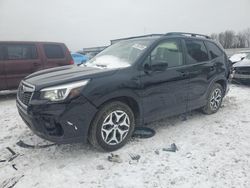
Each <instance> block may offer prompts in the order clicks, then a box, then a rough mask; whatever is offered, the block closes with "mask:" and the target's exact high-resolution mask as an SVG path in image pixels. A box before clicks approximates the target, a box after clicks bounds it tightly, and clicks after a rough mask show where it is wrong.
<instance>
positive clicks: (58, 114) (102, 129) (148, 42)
mask: <svg viewBox="0 0 250 188" xmlns="http://www.w3.org/2000/svg"><path fill="white" fill-rule="evenodd" d="M228 61H229V60H228V58H227V55H226V54H225V52H224V50H223V49H222V48H221V47H220V45H218V44H217V43H216V42H215V41H213V40H211V39H210V38H209V37H207V36H203V35H198V34H186V33H168V34H165V35H162V36H154V37H139V38H134V39H131V40H125V41H121V42H118V43H115V44H113V45H111V46H110V47H108V48H106V49H105V50H104V51H102V52H101V53H99V54H98V55H97V56H95V57H94V58H93V59H91V60H90V61H88V62H87V63H86V64H84V65H83V66H80V67H76V66H65V67H60V68H53V69H48V70H45V71H40V72H36V73H34V74H31V75H29V76H28V77H26V78H25V79H24V80H23V81H22V84H21V85H20V87H19V91H18V97H17V108H18V111H19V113H20V115H21V117H22V118H23V120H24V122H25V123H26V124H27V125H28V126H29V127H30V129H32V130H33V131H34V132H35V133H36V134H37V135H38V136H40V137H42V138H44V139H47V140H50V141H52V142H56V143H69V142H85V141H87V140H89V142H90V143H91V144H92V145H93V146H95V147H97V148H99V149H101V150H106V151H113V150H116V149H118V148H120V147H122V146H123V145H124V144H125V143H126V142H127V141H128V140H129V138H130V137H131V135H132V133H133V131H134V128H135V126H141V125H144V124H146V123H149V122H152V121H155V120H159V119H161V118H164V117H168V116H173V115H176V114H180V113H185V112H188V111H190V110H194V109H202V111H203V112H204V113H206V114H212V113H215V112H217V111H218V110H219V108H220V106H221V103H222V100H223V97H224V96H225V94H226V92H227V90H228V78H229V75H230V74H229V71H230V67H229V62H228Z"/></svg>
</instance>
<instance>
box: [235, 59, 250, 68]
mask: <svg viewBox="0 0 250 188" xmlns="http://www.w3.org/2000/svg"><path fill="white" fill-rule="evenodd" d="M233 67H250V59H244V60H242V61H240V62H237V63H235V64H234V65H233Z"/></svg>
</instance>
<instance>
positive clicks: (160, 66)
mask: <svg viewBox="0 0 250 188" xmlns="http://www.w3.org/2000/svg"><path fill="white" fill-rule="evenodd" d="M167 68H168V63H167V62H165V61H154V62H152V66H151V69H152V71H165V70H166V69H167Z"/></svg>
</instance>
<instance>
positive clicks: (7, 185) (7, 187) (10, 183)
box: [0, 175, 24, 188]
mask: <svg viewBox="0 0 250 188" xmlns="http://www.w3.org/2000/svg"><path fill="white" fill-rule="evenodd" d="M23 177H24V175H21V176H16V177H13V178H10V179H7V180H5V181H4V182H3V183H2V184H0V187H1V188H13V187H14V186H15V185H16V184H17V183H18V182H19V180H20V179H21V178H23Z"/></svg>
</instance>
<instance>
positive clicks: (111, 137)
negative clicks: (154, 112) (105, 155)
mask: <svg viewBox="0 0 250 188" xmlns="http://www.w3.org/2000/svg"><path fill="white" fill-rule="evenodd" d="M134 127H135V119H134V114H133V111H132V110H131V109H130V107H129V106H128V105H126V104H125V103H122V102H120V101H114V102H110V103H107V104H105V105H103V106H102V107H101V108H100V110H99V111H98V112H97V114H96V116H95V118H94V120H93V122H92V124H91V129H90V132H89V141H90V143H91V144H92V145H93V146H94V147H96V148H97V149H100V150H104V151H114V150H117V149H119V148H121V147H122V146H124V145H125V144H126V142H127V141H128V140H129V138H130V137H131V135H132V133H133V131H134Z"/></svg>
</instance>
